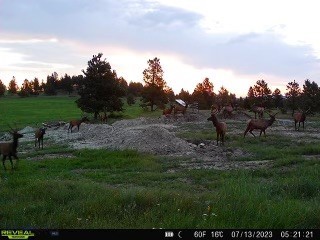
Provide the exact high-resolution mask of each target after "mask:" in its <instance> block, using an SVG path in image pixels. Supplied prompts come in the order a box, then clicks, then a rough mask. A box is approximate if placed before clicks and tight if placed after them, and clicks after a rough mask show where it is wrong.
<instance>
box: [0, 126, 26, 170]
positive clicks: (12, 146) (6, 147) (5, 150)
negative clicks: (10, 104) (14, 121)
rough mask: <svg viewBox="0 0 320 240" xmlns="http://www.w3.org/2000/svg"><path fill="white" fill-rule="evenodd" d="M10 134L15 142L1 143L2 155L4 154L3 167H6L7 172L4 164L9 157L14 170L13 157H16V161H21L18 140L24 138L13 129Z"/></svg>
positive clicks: (0, 150) (0, 151)
mask: <svg viewBox="0 0 320 240" xmlns="http://www.w3.org/2000/svg"><path fill="white" fill-rule="evenodd" d="M10 133H11V135H12V137H13V141H12V142H2V143H0V154H2V156H3V158H2V165H3V167H4V170H6V166H5V164H4V162H5V160H6V158H7V157H8V158H9V160H10V163H11V169H13V163H12V157H14V158H15V159H16V160H17V159H19V158H18V156H17V148H18V139H19V138H22V137H23V135H22V134H20V133H18V131H17V130H13V129H12V131H11V132H10Z"/></svg>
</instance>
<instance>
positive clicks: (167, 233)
mask: <svg viewBox="0 0 320 240" xmlns="http://www.w3.org/2000/svg"><path fill="white" fill-rule="evenodd" d="M164 236H165V237H173V236H174V234H173V232H165V233H164Z"/></svg>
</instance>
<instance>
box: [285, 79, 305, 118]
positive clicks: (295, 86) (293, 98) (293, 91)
mask: <svg viewBox="0 0 320 240" xmlns="http://www.w3.org/2000/svg"><path fill="white" fill-rule="evenodd" d="M286 90H287V92H286V98H287V104H288V106H289V107H291V109H292V116H293V114H294V110H295V109H297V107H298V106H297V103H298V98H299V97H300V95H301V89H300V86H299V83H297V82H296V80H293V82H289V83H288V84H287V89H286Z"/></svg>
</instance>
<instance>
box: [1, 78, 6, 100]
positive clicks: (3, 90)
mask: <svg viewBox="0 0 320 240" xmlns="http://www.w3.org/2000/svg"><path fill="white" fill-rule="evenodd" d="M5 92H6V86H5V85H4V84H3V83H2V81H1V80H0V97H2V96H3V95H4V93H5Z"/></svg>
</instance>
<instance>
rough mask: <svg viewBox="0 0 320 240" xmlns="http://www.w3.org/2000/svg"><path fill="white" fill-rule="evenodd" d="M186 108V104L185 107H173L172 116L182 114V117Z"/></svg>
mask: <svg viewBox="0 0 320 240" xmlns="http://www.w3.org/2000/svg"><path fill="white" fill-rule="evenodd" d="M187 108H188V103H187V104H186V106H182V105H175V106H174V109H173V114H174V115H176V114H177V113H182V114H183V115H184V114H185V113H186V111H187Z"/></svg>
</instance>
